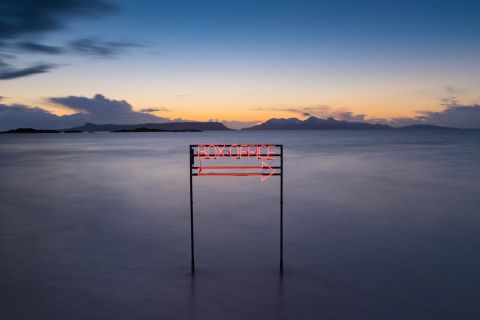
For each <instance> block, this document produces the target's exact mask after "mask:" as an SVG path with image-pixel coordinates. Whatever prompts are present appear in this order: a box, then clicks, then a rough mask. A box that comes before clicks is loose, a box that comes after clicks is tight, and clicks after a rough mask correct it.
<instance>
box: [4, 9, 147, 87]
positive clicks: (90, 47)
mask: <svg viewBox="0 0 480 320" xmlns="http://www.w3.org/2000/svg"><path fill="white" fill-rule="evenodd" d="M117 9H118V7H117V6H116V5H113V4H112V3H110V2H109V1H107V0H82V1H79V0H62V1H19V0H3V1H2V3H1V4H0V57H1V58H2V59H3V61H0V80H12V79H17V78H21V77H26V76H31V75H35V74H41V73H46V72H49V71H51V70H52V69H53V68H54V67H55V66H57V65H56V64H54V63H51V62H48V61H47V62H45V61H44V62H39V63H37V64H35V65H24V66H14V63H13V62H14V61H23V60H24V59H22V58H23V57H25V56H28V58H29V59H31V57H32V56H35V55H41V56H42V60H45V59H46V58H47V57H46V56H47V55H60V54H82V55H88V56H91V57H96V58H99V57H100V58H105V57H109V58H111V57H115V56H116V55H118V54H119V53H122V52H124V51H125V50H127V49H130V48H134V47H139V46H141V45H140V44H137V43H135V42H131V41H124V40H123V41H111V40H102V39H101V38H99V37H86V38H80V39H73V40H70V41H67V43H65V44H61V45H59V44H56V45H52V44H49V43H48V35H49V34H50V33H52V32H54V31H60V30H64V29H66V28H67V24H68V22H70V21H71V20H73V19H78V18H85V17H89V18H92V17H93V18H94V17H100V16H102V15H106V14H110V13H113V12H115V11H116V10H117ZM32 38H41V39H43V40H42V41H41V42H39V41H32V40H31V39H32ZM45 39H46V40H45ZM17 64H18V62H17Z"/></svg>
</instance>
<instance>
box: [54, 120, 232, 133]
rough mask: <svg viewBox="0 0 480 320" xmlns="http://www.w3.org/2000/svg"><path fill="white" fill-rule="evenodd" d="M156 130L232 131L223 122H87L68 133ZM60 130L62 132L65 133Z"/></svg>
mask: <svg viewBox="0 0 480 320" xmlns="http://www.w3.org/2000/svg"><path fill="white" fill-rule="evenodd" d="M141 128H143V129H155V130H167V131H168V130H175V131H180V130H199V131H203V130H230V129H229V128H227V127H225V125H224V124H223V123H221V122H194V121H192V122H165V123H144V124H95V123H90V122H87V123H85V124H84V125H83V126H80V127H75V128H68V129H65V130H67V131H122V130H123V131H133V130H135V129H141ZM65 130H60V131H65Z"/></svg>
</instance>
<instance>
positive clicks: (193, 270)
mask: <svg viewBox="0 0 480 320" xmlns="http://www.w3.org/2000/svg"><path fill="white" fill-rule="evenodd" d="M189 149H190V150H189V152H190V245H191V257H192V273H194V272H195V249H194V241H193V181H192V180H193V179H192V178H193V171H192V170H193V165H194V155H193V148H192V146H189Z"/></svg>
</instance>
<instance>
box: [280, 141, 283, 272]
mask: <svg viewBox="0 0 480 320" xmlns="http://www.w3.org/2000/svg"><path fill="white" fill-rule="evenodd" d="M280 168H281V170H282V171H281V173H280V274H283V145H281V146H280Z"/></svg>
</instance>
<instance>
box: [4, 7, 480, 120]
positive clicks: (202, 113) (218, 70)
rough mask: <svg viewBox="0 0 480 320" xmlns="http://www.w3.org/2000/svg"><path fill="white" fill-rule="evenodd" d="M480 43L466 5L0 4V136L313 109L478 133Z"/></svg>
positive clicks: (479, 13) (479, 23)
mask: <svg viewBox="0 0 480 320" xmlns="http://www.w3.org/2000/svg"><path fill="white" fill-rule="evenodd" d="M479 49H480V2H478V1H469V0H457V1H453V0H452V1H450V0H436V1H432V0H417V1H409V0H402V1H396V0H389V1H387V0H384V1H360V0H357V1H347V0H335V1H322V0H316V1H307V0H295V1H293V0H292V1H284V0H276V1H266V0H255V1H251V0H242V1H236V0H235V1H234V0H223V1H198V0H175V1H161V0H157V1H153V0H152V1H147V0H137V1H125V0H110V1H107V0H63V1H59V0H49V1H44V0H39V1H33V2H32V1H27V0H0V129H2V128H7V127H8V128H10V127H16V126H19V125H26V124H31V125H32V126H35V125H36V126H37V127H41V126H44V127H45V126H53V127H63V126H65V125H67V124H68V125H69V124H76V123H78V122H80V121H90V122H93V121H96V122H103V123H112V122H115V121H117V122H132V121H140V120H142V121H143V120H146V121H154V122H155V121H158V122H161V121H172V120H180V119H184V120H201V121H207V120H218V121H224V122H225V123H227V124H229V125H231V126H232V127H242V126H248V125H251V124H254V123H257V122H259V121H264V120H267V119H269V118H273V117H275V118H281V117H286V118H288V117H298V118H300V119H304V118H305V117H308V116H311V115H313V116H318V117H335V118H337V119H343V120H351V121H371V122H384V123H390V124H393V125H395V124H409V123H417V122H422V123H424V122H428V123H432V124H440V123H441V124H443V125H450V126H457V127H478V128H480V107H479V106H478V103H479V101H480V54H479V52H480V50H479ZM72 104H73V105H72ZM78 104H80V105H78ZM46 119H48V120H46ZM438 119H441V121H440V120H438Z"/></svg>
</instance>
